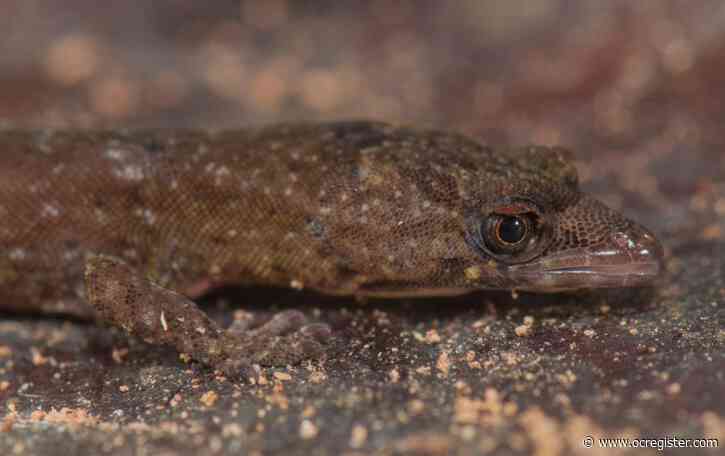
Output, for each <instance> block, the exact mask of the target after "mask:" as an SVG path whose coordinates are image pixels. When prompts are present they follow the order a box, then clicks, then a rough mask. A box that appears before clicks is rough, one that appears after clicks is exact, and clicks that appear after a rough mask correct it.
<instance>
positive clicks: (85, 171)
mask: <svg viewBox="0 0 725 456" xmlns="http://www.w3.org/2000/svg"><path fill="white" fill-rule="evenodd" d="M0 150H1V151H2V153H1V154H0V308H3V309H10V310H18V311H35V312H47V313H51V312H52V313H67V314H74V315H76V316H81V317H89V318H90V317H94V316H95V317H98V318H100V319H101V320H105V321H108V322H111V323H113V324H116V325H120V326H122V327H124V328H125V329H127V330H129V331H130V332H132V333H134V334H137V335H140V336H142V337H144V338H145V339H146V340H149V341H151V342H157V343H169V344H172V345H175V346H176V348H177V349H179V350H180V351H184V352H187V353H190V354H191V355H192V356H194V357H195V358H197V359H199V360H201V361H203V362H206V363H208V364H210V365H212V366H215V367H221V368H224V369H225V370H226V371H228V372H234V371H235V370H238V369H241V368H242V367H244V366H245V365H247V364H249V363H250V362H262V363H272V364H275V363H279V362H294V361H296V360H298V359H301V358H303V357H305V356H308V355H309V354H311V353H313V352H319V351H320V350H321V344H322V342H323V341H324V339H325V337H326V336H327V335H328V330H327V328H325V327H323V326H321V325H306V326H305V325H304V322H303V318H302V317H301V315H300V314H299V313H298V312H288V313H285V314H282V315H280V316H279V317H276V318H275V319H273V320H272V321H271V322H269V323H267V324H265V325H262V326H261V327H258V328H256V329H254V328H253V326H254V325H251V326H252V327H249V324H248V323H243V322H238V323H237V324H235V325H234V327H232V328H230V329H228V330H226V331H223V330H221V329H219V328H217V327H216V325H215V324H214V323H213V322H211V321H209V320H208V318H206V316H205V315H204V313H203V312H201V311H200V310H199V309H198V308H197V307H196V306H195V305H194V304H193V303H192V302H191V301H190V300H189V298H193V297H196V296H198V295H200V294H201V293H203V292H205V291H207V290H208V289H209V288H211V287H215V286H219V285H221V284H261V285H277V286H279V285H282V286H292V287H295V288H299V287H305V288H311V289H315V290H319V291H321V292H324V293H333V294H345V295H372V296H388V297H392V296H403V295H405V296H430V295H441V294H444V295H445V294H448V295H452V294H460V293H465V292H468V291H472V290H476V289H484V288H488V289H520V290H532V291H558V290H563V289H578V288H595V287H624V286H645V285H649V284H651V283H652V281H653V280H654V279H655V278H656V277H657V276H658V275H659V273H660V271H661V269H662V266H661V264H662V251H661V248H660V246H659V244H658V243H657V241H656V240H655V238H654V237H653V236H652V235H651V234H650V233H649V232H648V231H647V230H646V229H644V228H642V227H641V226H639V225H637V224H636V223H634V222H632V221H629V220H627V219H625V218H624V217H622V216H621V215H619V214H618V213H616V212H614V211H612V210H611V209H609V208H607V207H605V206H604V205H602V204H601V203H599V202H597V201H596V200H594V199H592V198H590V197H589V196H587V195H584V194H582V193H580V191H579V189H578V183H577V176H576V170H575V169H574V167H573V165H572V164H571V162H570V161H568V159H567V153H566V152H565V151H564V150H562V149H559V148H544V147H526V148H521V149H512V150H496V149H491V148H489V147H484V146H482V145H479V144H477V143H475V142H473V141H471V140H469V139H467V138H465V137H462V136H459V135H455V134H449V133H441V132H432V131H416V130H411V129H408V128H400V127H394V126H390V125H387V124H382V123H371V122H349V123H333V124H319V125H278V126H272V127H268V128H264V129H260V130H237V131H226V132H217V133H212V132H201V131H167V132H164V131H157V132H130V133H125V132H78V131H76V132H73V131H68V132H20V131H5V132H0ZM512 220H515V222H512ZM501 223H504V225H502V224H501ZM511 223H517V224H519V226H524V229H523V232H524V233H525V234H524V236H523V237H522V238H521V239H520V240H519V241H517V242H514V243H512V242H508V241H511V240H512V239H513V240H517V239H518V238H517V236H518V235H520V234H521V231H518V232H516V230H514V234H513V235H512V234H511V232H509V234H508V236H507V239H508V241H504V240H502V239H503V238H502V237H501V233H505V232H506V230H505V229H504V230H503V231H501V229H502V228H501V227H502V226H508V227H510V226H511V225H510V224H511ZM504 237H506V236H504ZM84 279H85V280H84ZM88 303H90V304H91V305H92V306H91V305H89V304H88ZM94 308H95V310H94ZM275 347H276V348H275Z"/></svg>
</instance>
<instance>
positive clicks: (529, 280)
mask: <svg viewBox="0 0 725 456" xmlns="http://www.w3.org/2000/svg"><path fill="white" fill-rule="evenodd" d="M663 270H664V263H663V253H662V246H661V245H660V244H659V242H657V240H656V239H655V237H654V236H653V235H652V234H651V233H649V232H648V231H646V230H644V229H641V231H640V230H638V232H637V233H636V234H633V233H624V232H616V233H614V234H612V235H611V236H610V239H609V240H608V242H606V243H604V244H601V245H597V246H591V247H580V248H575V249H568V250H563V251H561V252H554V253H550V254H548V255H545V257H544V258H541V259H539V260H537V261H534V262H531V263H527V264H522V265H516V266H511V267H510V268H509V269H508V271H507V277H508V278H509V279H511V281H512V282H514V283H520V284H521V286H516V288H517V289H521V290H527V291H541V292H546V291H559V290H570V289H580V288H623V287H644V286H651V285H653V284H654V283H655V282H656V280H657V279H658V278H659V277H660V275H661V274H662V271H663Z"/></svg>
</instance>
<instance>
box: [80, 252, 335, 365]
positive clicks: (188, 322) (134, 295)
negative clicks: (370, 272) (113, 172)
mask: <svg viewBox="0 0 725 456" xmlns="http://www.w3.org/2000/svg"><path fill="white" fill-rule="evenodd" d="M85 274H86V296H87V298H88V302H89V303H90V304H91V305H92V306H93V307H94V308H95V309H96V312H97V314H98V317H99V319H100V320H101V321H104V322H106V323H110V324H112V325H114V326H117V327H120V328H123V329H124V330H125V331H127V332H128V333H130V334H134V335H136V336H138V337H141V338H142V339H143V340H145V341H146V342H149V343H153V344H163V345H171V346H173V347H174V348H176V350H177V351H179V352H180V353H186V354H188V355H190V356H191V358H192V359H194V360H196V361H200V362H202V363H204V364H206V365H208V366H211V367H213V368H217V369H220V370H222V371H223V372H224V373H225V374H227V375H229V376H231V377H239V376H244V374H249V373H250V369H251V367H252V366H253V365H254V364H260V365H264V366H285V365H287V364H297V363H299V362H300V361H302V360H305V359H316V358H318V357H319V356H320V354H322V352H323V349H324V345H325V343H326V341H327V340H328V339H329V337H330V328H329V327H328V326H327V325H324V324H307V321H306V318H305V316H304V315H303V314H302V313H301V312H299V311H286V312H281V313H278V314H277V315H275V316H274V317H272V319H271V320H269V321H267V322H264V323H263V324H258V323H257V322H256V321H255V319H254V318H247V319H240V320H237V321H235V322H234V324H232V325H231V326H230V327H229V328H228V329H227V330H222V329H221V328H219V326H218V325H217V324H216V322H214V321H212V320H211V319H209V317H208V316H207V315H206V314H205V313H204V312H203V311H202V310H201V309H199V307H197V305H196V304H194V302H192V301H191V300H190V299H189V298H187V297H186V296H183V295H181V294H179V293H176V292H174V291H173V290H169V289H166V288H163V287H161V286H159V285H157V284H155V283H153V282H152V281H150V280H149V279H147V278H145V277H143V276H142V275H140V274H138V273H137V272H136V271H134V270H133V268H131V267H130V266H129V265H128V264H126V263H125V262H124V261H123V260H121V259H119V258H115V257H111V256H106V255H93V256H90V257H89V258H88V259H87V262H86V272H85Z"/></svg>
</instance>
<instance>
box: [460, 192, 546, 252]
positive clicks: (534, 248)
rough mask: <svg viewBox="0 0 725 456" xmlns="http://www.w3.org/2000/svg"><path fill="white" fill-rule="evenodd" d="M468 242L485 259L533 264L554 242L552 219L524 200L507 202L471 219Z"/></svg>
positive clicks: (500, 201)
mask: <svg viewBox="0 0 725 456" xmlns="http://www.w3.org/2000/svg"><path fill="white" fill-rule="evenodd" d="M467 224H468V232H467V233H466V241H467V242H468V244H469V245H470V246H471V247H472V248H473V249H475V250H476V251H477V252H478V253H479V255H481V256H482V257H483V258H484V259H494V260H496V261H499V262H501V263H503V264H520V263H525V262H527V261H531V260H532V259H534V258H536V257H537V256H539V255H541V253H542V252H543V251H544V249H546V247H547V246H548V244H549V242H550V241H551V238H552V223H551V216H549V215H547V212H545V211H544V210H543V209H542V207H541V206H539V205H538V204H536V203H534V202H533V201H531V200H528V199H524V198H505V199H502V200H499V201H497V202H496V203H495V204H493V205H491V206H488V207H486V208H484V210H483V211H480V212H478V213H473V214H472V215H471V216H470V217H469V218H468V219H467Z"/></svg>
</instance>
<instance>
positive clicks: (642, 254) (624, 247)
mask: <svg viewBox="0 0 725 456" xmlns="http://www.w3.org/2000/svg"><path fill="white" fill-rule="evenodd" d="M612 241H613V242H614V244H615V245H616V246H617V247H618V248H619V249H621V251H622V252H626V253H627V254H628V255H629V256H630V258H631V259H632V261H634V262H647V263H658V264H660V265H661V263H662V260H663V256H664V254H663V249H662V245H661V244H660V243H659V241H658V240H657V238H655V237H654V235H653V234H652V233H650V232H649V231H648V230H646V229H644V228H639V229H638V230H636V231H630V232H627V233H625V232H617V233H614V234H613V235H612Z"/></svg>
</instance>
